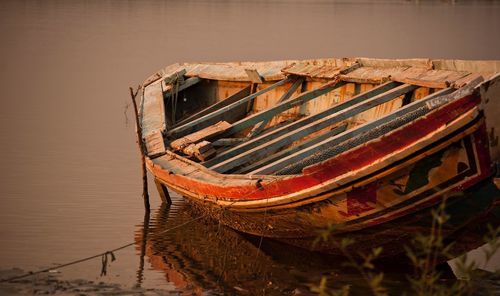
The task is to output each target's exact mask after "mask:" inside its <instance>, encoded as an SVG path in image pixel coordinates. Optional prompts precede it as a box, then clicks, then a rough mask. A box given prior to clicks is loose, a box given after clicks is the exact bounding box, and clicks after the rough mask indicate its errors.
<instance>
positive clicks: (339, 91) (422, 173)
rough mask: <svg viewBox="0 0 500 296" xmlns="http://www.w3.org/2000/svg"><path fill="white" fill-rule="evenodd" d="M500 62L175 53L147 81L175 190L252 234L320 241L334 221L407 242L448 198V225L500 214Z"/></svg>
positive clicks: (153, 147) (157, 149) (149, 105)
mask: <svg viewBox="0 0 500 296" xmlns="http://www.w3.org/2000/svg"><path fill="white" fill-rule="evenodd" d="M499 73H500V61H463V60H429V59H405V60H385V59H368V58H344V59H318V60H303V61H277V62H256V63H254V62H241V63H192V64H189V63H186V64H174V65H171V66H168V67H166V68H165V69H162V70H161V71H159V72H158V73H155V74H154V75H152V76H151V77H149V78H148V79H147V80H146V81H145V82H144V84H143V88H142V100H141V103H140V110H139V113H140V114H139V115H140V125H141V130H142V135H143V140H144V145H145V147H146V151H147V157H146V158H147V159H146V161H147V166H148V169H149V171H150V172H151V173H152V174H153V175H154V177H155V182H156V184H157V186H158V189H159V192H160V195H161V196H162V197H163V198H164V199H168V198H169V197H168V191H167V188H169V189H171V190H173V191H175V192H177V193H179V194H181V195H182V196H184V197H185V198H186V199H187V200H189V201H190V202H191V203H192V204H193V205H194V206H195V207H197V208H198V209H200V210H201V211H202V212H203V213H207V214H209V215H211V216H213V217H214V218H216V219H219V220H220V221H221V222H222V223H224V224H225V225H227V226H229V227H231V228H234V229H236V230H238V231H241V232H245V233H249V234H253V235H259V236H265V237H271V238H275V239H278V240H283V241H286V242H288V243H292V244H295V245H298V246H303V247H307V248H310V247H311V241H312V240H313V239H314V238H315V237H316V236H317V230H318V229H321V228H326V227H330V228H331V229H333V233H334V236H335V235H337V236H338V237H342V236H345V235H349V236H351V237H356V239H357V241H358V242H359V243H358V247H359V248H360V249H363V248H368V247H372V246H375V245H386V246H388V249H390V246H392V247H393V249H394V250H395V251H396V250H401V248H400V247H395V246H398V244H395V243H394V242H398V241H399V240H400V238H401V237H403V236H405V235H406V236H407V234H409V233H410V234H411V233H415V231H420V230H425V229H428V227H430V226H429V225H430V222H429V221H430V220H431V216H430V211H429V210H430V209H431V208H432V207H434V206H436V205H437V204H439V203H440V202H441V201H442V200H443V199H444V198H446V200H447V203H448V205H449V206H448V208H449V211H450V213H451V216H452V219H451V220H450V222H449V223H448V224H449V226H448V228H446V229H445V230H446V231H445V234H446V235H452V234H453V233H456V232H457V231H459V230H460V229H461V228H463V227H464V226H465V225H467V224H468V223H470V222H471V221H473V220H474V219H476V218H481V219H483V218H484V217H486V216H488V215H489V217H492V219H491V220H492V221H493V223H496V224H498V221H499V220H500V219H498V216H496V215H498V214H499V213H498V208H499V207H498V205H499V194H498V189H497V188H496V187H494V186H493V185H492V184H493V183H492V179H493V177H494V175H495V171H496V164H497V163H498V160H499V158H500V147H499V145H498V136H499V135H498V134H499V129H500V124H499V122H500V118H499V117H498V116H497V115H496V113H498V112H500V75H499ZM470 188H476V189H474V190H475V192H481V193H480V194H476V195H474V194H472V196H473V197H471V196H470V195H467V194H465V195H464V194H463V192H464V191H466V192H467V190H470ZM453 218H454V219H453ZM315 248H317V249H321V250H327V251H333V252H335V250H336V248H335V246H334V245H330V244H323V245H316V246H315Z"/></svg>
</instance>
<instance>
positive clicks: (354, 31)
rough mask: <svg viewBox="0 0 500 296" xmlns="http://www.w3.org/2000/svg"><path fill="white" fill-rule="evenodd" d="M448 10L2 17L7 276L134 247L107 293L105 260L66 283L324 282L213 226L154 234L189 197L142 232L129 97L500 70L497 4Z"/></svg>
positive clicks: (74, 11)
mask: <svg viewBox="0 0 500 296" xmlns="http://www.w3.org/2000/svg"><path fill="white" fill-rule="evenodd" d="M448 2H449V1H448ZM448 2H433V1H429V2H426V1H420V2H419V3H415V2H411V1H390V2H388V1H374V2H371V1H354V2H347V1H222V0H220V1H50V0H47V1H6V0H4V1H1V2H0V37H1V45H0V86H1V87H0V90H1V95H0V100H1V107H0V135H1V137H0V169H1V170H0V174H1V175H0V238H1V245H0V269H1V268H11V267H20V268H23V269H36V268H41V267H48V266H50V265H51V264H53V263H64V262H67V261H71V260H74V259H77V258H80V257H85V256H89V255H93V254H96V253H100V252H102V251H105V250H109V249H113V248H115V247H118V246H120V245H123V244H127V243H130V242H134V241H136V242H137V243H136V244H135V248H134V247H129V248H126V249H123V250H121V251H119V252H117V253H116V256H117V258H118V260H117V261H115V262H113V263H112V265H111V268H110V270H109V273H108V275H106V276H105V277H102V278H101V277H99V273H100V259H98V260H94V261H89V262H86V263H83V264H80V265H77V266H73V267H70V268H67V269H65V270H64V274H63V275H64V276H65V277H68V278H89V279H98V280H104V281H110V282H117V283H122V284H125V285H129V286H130V285H133V284H135V283H137V281H139V282H141V283H142V285H143V286H146V287H161V288H165V289H170V290H175V291H177V290H179V291H184V290H186V291H195V292H200V291H215V292H217V291H218V292H221V291H225V289H228V287H229V288H231V287H232V288H231V289H233V290H232V291H238V288H240V289H242V290H241V291H245V290H250V291H252V293H260V292H259V291H261V290H251V288H250V286H252V285H248V284H249V283H251V284H253V286H254V287H260V288H261V289H267V290H268V291H278V292H276V293H281V292H283V291H289V290H294V289H296V288H297V289H299V290H300V289H306V287H305V286H304V285H302V284H297V283H307V282H317V281H318V280H319V278H320V277H321V274H322V272H326V273H330V272H334V269H332V268H331V264H330V265H329V267H326V266H325V265H324V264H325V263H324V262H323V261H322V260H320V259H318V258H317V256H316V255H304V254H303V253H300V252H299V253H296V252H295V251H294V252H292V253H290V254H288V256H285V255H283V251H282V250H280V251H279V252H273V251H272V250H273V248H276V246H271V248H270V250H271V251H270V252H267V253H262V254H260V253H259V252H258V248H257V247H256V246H255V242H251V241H248V240H246V239H243V238H241V237H240V236H239V235H237V234H236V233H234V232H231V231H229V230H227V229H225V228H221V229H219V228H217V229H215V232H213V231H214V227H215V226H214V225H211V224H210V223H208V222H203V221H197V222H196V224H193V225H191V226H190V227H189V228H187V230H185V231H183V232H180V231H177V232H175V233H172V234H168V235H167V234H164V233H163V234H162V233H161V231H159V232H160V233H158V229H162V227H163V228H164V227H167V226H165V225H168V224H169V223H170V222H169V221H174V222H171V223H172V225H173V224H175V223H179V221H183V219H186V218H185V217H184V216H183V215H185V212H188V209H185V206H184V205H183V202H182V200H181V199H180V198H178V197H176V204H175V205H174V206H173V207H172V208H170V209H163V208H159V207H160V204H159V202H158V201H159V198H158V194H157V192H151V193H152V202H153V206H154V207H155V208H156V209H157V211H156V212H155V214H154V215H153V217H152V218H151V221H150V222H151V225H150V227H145V228H143V227H142V224H143V210H142V201H141V179H140V169H139V165H140V162H139V157H138V152H137V148H136V144H135V133H134V125H133V121H132V119H133V118H132V115H131V114H132V113H131V108H127V105H128V102H129V97H128V86H135V85H137V84H138V83H140V82H141V81H142V80H143V79H144V78H145V77H147V76H148V75H149V74H151V73H153V72H155V71H156V70H157V69H159V68H161V67H163V66H165V65H168V64H171V63H174V62H183V61H234V60H273V59H302V58H319V57H344V56H369V57H379V58H408V57H431V58H453V59H500V38H498V37H499V35H498V34H499V33H498V28H500V3H498V2H489V1H488V2H476V1H470V2H467V3H466V4H462V3H461V2H460V1H456V2H457V3H456V4H451V3H448ZM159 222H162V223H159ZM163 222H166V223H163ZM146 230H147V231H149V232H151V234H152V236H151V238H150V239H148V240H146V243H145V244H142V240H141V237H143V235H144V231H146ZM155 231H156V232H155ZM211 233H217V234H220V235H219V236H214V235H215V234H211ZM148 237H149V236H148ZM155 238H156V239H155ZM160 238H163V239H160ZM228 246H230V248H228ZM281 248H283V247H281ZM278 249H279V248H278ZM287 249H288V247H287ZM141 250H142V251H144V252H143V253H144V254H145V255H146V257H145V258H146V260H145V262H144V269H143V271H141V269H140V268H139V267H140V262H141V256H140V254H141ZM196 250H198V251H196ZM235 250H238V251H237V252H235ZM239 250H241V251H239ZM254 252H255V255H253V254H254ZM259 254H260V255H259ZM269 254H274V255H269ZM186 257H188V258H186ZM221 258H225V260H226V261H223V262H220V261H218V260H220V259H221ZM235 258H237V260H236V259H235ZM300 258H308V259H307V260H303V261H305V262H303V261H301V259H300ZM200 262H201V263H200ZM207 262H208V263H207ZM323 267H324V268H325V269H322V268H323ZM138 268H139V269H138ZM263 269H265V270H263ZM228 270H231V271H232V272H231V273H228V272H227V271H228ZM313 271H314V272H313ZM138 272H139V276H138V274H137V273H138ZM278 275H279V276H278ZM284 275H285V276H284ZM395 281H396V282H397V280H395ZM237 282H241V283H242V284H240V285H241V286H238V287H237V288H236V290H234V289H235V288H234V286H235V285H236V284H235V283H237ZM245 282H246V283H247V284H245ZM276 286H277V287H278V288H275V287H276ZM193 289H194V290H193ZM196 289H197V290H196ZM263 293H264V292H263Z"/></svg>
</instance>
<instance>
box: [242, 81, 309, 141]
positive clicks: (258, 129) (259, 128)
mask: <svg viewBox="0 0 500 296" xmlns="http://www.w3.org/2000/svg"><path fill="white" fill-rule="evenodd" d="M304 80H305V78H304V77H299V78H297V80H295V82H294V83H293V84H292V86H291V87H290V88H289V89H288V90H287V91H286V93H285V94H284V95H283V96H282V97H281V98H280V99H279V100H278V102H277V103H281V102H284V101H286V100H288V99H289V98H290V97H291V96H292V95H293V93H294V92H295V91H296V90H297V88H298V87H299V86H301V85H302V82H304ZM271 119H272V118H269V119H266V120H264V121H262V122H260V123H257V124H256V125H255V126H254V127H253V129H252V130H251V131H250V132H249V133H248V135H247V137H248V138H253V137H255V136H256V135H258V134H260V132H261V131H262V130H263V129H264V128H265V127H266V125H267V124H268V123H269V121H270V120H271Z"/></svg>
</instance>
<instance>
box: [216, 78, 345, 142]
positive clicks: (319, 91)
mask: <svg viewBox="0 0 500 296" xmlns="http://www.w3.org/2000/svg"><path fill="white" fill-rule="evenodd" d="M344 84H345V82H343V81H337V80H335V81H331V82H328V83H325V84H323V85H322V86H320V87H318V88H316V89H313V90H310V91H307V92H304V93H301V94H299V95H298V96H296V97H294V98H291V99H289V100H287V101H285V102H282V103H280V104H278V105H276V106H274V107H272V108H269V109H266V110H262V111H260V112H258V113H255V114H252V115H250V116H248V117H245V118H243V119H241V120H239V121H237V122H235V123H233V125H232V127H231V128H230V129H228V130H227V131H225V132H224V133H222V134H221V135H220V137H221V138H222V137H227V136H230V135H233V134H235V133H237V132H240V131H242V130H244V129H246V128H248V127H251V126H252V125H254V124H256V123H259V122H261V121H263V120H266V119H271V118H273V117H274V116H276V115H277V114H279V113H281V112H283V111H286V110H288V109H291V108H293V107H296V106H300V105H302V104H304V103H305V102H308V101H310V100H312V99H315V98H317V97H319V96H321V95H324V94H326V93H328V92H331V91H332V90H334V89H336V88H339V87H341V86H343V85H344Z"/></svg>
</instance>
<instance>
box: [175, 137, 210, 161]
mask: <svg viewBox="0 0 500 296" xmlns="http://www.w3.org/2000/svg"><path fill="white" fill-rule="evenodd" d="M182 152H183V153H184V154H186V155H189V156H191V157H195V158H196V159H198V160H200V161H205V160H207V159H210V158H212V157H214V156H215V154H216V153H217V152H216V151H215V149H214V147H213V146H212V143H210V142H208V141H201V142H199V143H196V144H190V145H189V146H187V147H185V148H183V149H182Z"/></svg>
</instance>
